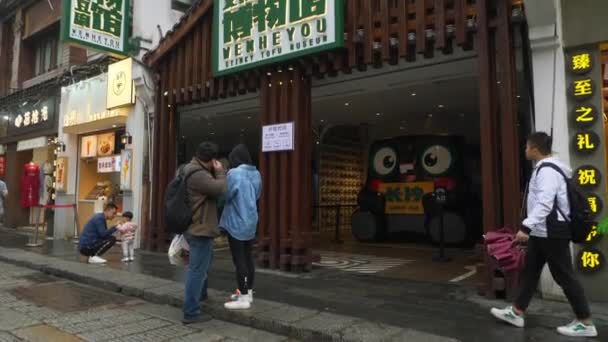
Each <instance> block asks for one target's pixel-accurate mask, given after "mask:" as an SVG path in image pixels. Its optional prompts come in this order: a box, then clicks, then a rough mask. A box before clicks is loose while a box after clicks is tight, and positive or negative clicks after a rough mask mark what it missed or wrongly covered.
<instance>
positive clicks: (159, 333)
mask: <svg viewBox="0 0 608 342" xmlns="http://www.w3.org/2000/svg"><path fill="white" fill-rule="evenodd" d="M195 332H196V330H193V329H190V328H188V327H185V326H183V325H182V324H175V325H170V326H165V327H162V328H160V329H155V330H151V331H146V332H143V333H139V334H135V335H129V336H125V337H121V338H118V339H115V340H112V341H114V342H152V341H154V342H162V341H174V340H175V339H176V338H179V337H182V336H186V335H191V334H193V333H195Z"/></svg>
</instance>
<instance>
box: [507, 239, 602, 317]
mask: <svg viewBox="0 0 608 342" xmlns="http://www.w3.org/2000/svg"><path fill="white" fill-rule="evenodd" d="M546 263H547V264H549V270H550V271H551V275H552V276H553V279H555V282H556V283H557V284H558V285H559V286H560V287H561V288H562V289H563V290H564V294H565V295H566V297H567V298H568V302H570V305H571V306H572V309H573V310H574V314H575V315H576V318H577V319H580V320H583V319H589V318H591V312H590V311H589V303H588V302H587V298H586V297H585V292H584V290H583V287H582V286H581V283H580V282H579V280H578V279H577V278H576V275H575V273H574V268H573V267H572V257H571V253H570V242H569V241H568V240H566V239H544V238H537V237H530V240H529V242H528V252H527V255H526V267H525V269H524V273H523V282H522V287H521V292H520V294H519V296H518V297H517V299H516V301H515V307H516V308H517V309H519V310H526V309H527V308H528V305H529V304H530V301H531V300H532V296H533V295H534V292H535V291H536V289H537V288H538V281H539V280H540V276H541V273H542V270H543V267H544V266H545V264H546Z"/></svg>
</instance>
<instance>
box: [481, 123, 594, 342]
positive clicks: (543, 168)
mask: <svg viewBox="0 0 608 342" xmlns="http://www.w3.org/2000/svg"><path fill="white" fill-rule="evenodd" d="M551 145H552V138H551V137H550V136H549V135H547V134H546V133H542V132H537V133H534V134H532V135H531V136H530V137H529V138H528V141H527V144H526V158H527V159H528V160H532V161H534V162H536V166H535V168H534V171H533V173H532V177H531V178H530V184H529V185H528V196H527V199H526V209H527V210H526V212H527V217H526V218H525V219H524V221H523V224H522V228H521V230H520V231H519V232H518V233H517V236H516V240H517V242H519V243H526V242H527V243H528V250H527V254H526V265H525V270H524V271H523V275H522V276H523V280H522V284H521V289H520V293H519V295H518V297H517V298H516V299H515V303H514V304H513V306H510V307H507V308H505V309H496V308H493V309H492V311H491V312H492V315H493V316H494V317H496V318H497V319H499V320H501V321H504V322H507V323H509V324H512V325H514V326H516V327H519V328H523V327H524V325H525V323H524V313H525V312H526V310H527V308H528V305H529V304H530V301H531V300H532V296H533V295H534V292H535V291H536V289H537V287H538V282H539V280H540V276H541V273H542V270H543V267H544V266H545V264H548V265H549V270H550V271H551V275H552V276H553V278H554V279H555V281H556V282H557V284H558V285H559V286H560V287H561V288H562V289H563V291H564V293H565V295H566V297H567V298H568V301H569V302H570V305H571V306H572V309H573V310H574V313H575V315H576V319H575V320H574V321H572V323H570V324H568V325H565V326H562V327H559V328H557V332H558V333H560V334H562V335H565V336H571V337H594V336H597V330H596V328H595V326H594V325H593V322H592V321H591V312H590V310H589V304H588V302H587V298H586V297H585V292H584V290H583V287H582V286H581V284H580V282H579V280H578V279H577V277H576V274H575V272H574V268H573V266H572V256H571V252H570V241H574V242H576V241H577V236H579V235H581V234H580V232H578V231H575V230H576V229H583V230H585V227H581V225H582V226H585V222H580V223H579V220H580V221H584V220H583V219H582V218H581V217H582V216H584V214H585V213H584V212H581V213H578V212H576V213H572V214H571V211H570V209H571V208H573V209H575V210H579V211H585V209H584V207H582V209H581V206H580V200H579V199H580V195H578V194H577V190H576V189H575V188H574V187H573V185H572V184H571V182H570V179H569V178H570V176H571V174H572V171H571V170H570V168H569V167H568V166H567V165H565V164H564V163H563V162H561V161H560V160H559V159H557V158H555V157H553V156H552V155H551ZM583 218H584V217H583ZM573 222H577V223H579V224H578V225H576V224H572V223H573ZM577 226H578V227H577Z"/></svg>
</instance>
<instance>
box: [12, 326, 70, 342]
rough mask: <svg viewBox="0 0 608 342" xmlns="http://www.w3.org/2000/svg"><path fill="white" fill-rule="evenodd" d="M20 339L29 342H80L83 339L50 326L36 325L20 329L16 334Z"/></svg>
mask: <svg viewBox="0 0 608 342" xmlns="http://www.w3.org/2000/svg"><path fill="white" fill-rule="evenodd" d="M14 333H15V335H17V336H18V337H20V338H22V339H24V340H26V341H28V342H80V341H82V339H80V338H78V337H76V336H74V335H70V334H66V333H65V332H63V331H61V330H59V329H57V328H55V327H51V326H49V325H44V324H43V325H36V326H33V327H28V328H23V329H19V330H17V331H15V332H14Z"/></svg>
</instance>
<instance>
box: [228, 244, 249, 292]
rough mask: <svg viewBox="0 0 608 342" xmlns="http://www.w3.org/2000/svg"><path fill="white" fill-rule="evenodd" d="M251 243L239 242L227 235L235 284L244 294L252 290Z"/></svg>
mask: <svg viewBox="0 0 608 342" xmlns="http://www.w3.org/2000/svg"><path fill="white" fill-rule="evenodd" d="M253 241H254V240H249V241H240V240H237V239H235V238H233V237H232V236H230V235H228V242H229V243H230V251H231V252H232V261H233V262H234V267H235V268H236V282H237V284H238V285H239V291H241V293H242V294H246V293H247V292H248V291H249V289H253V281H254V278H255V264H254V262H253Z"/></svg>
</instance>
